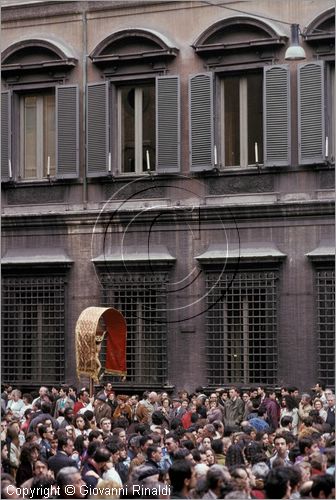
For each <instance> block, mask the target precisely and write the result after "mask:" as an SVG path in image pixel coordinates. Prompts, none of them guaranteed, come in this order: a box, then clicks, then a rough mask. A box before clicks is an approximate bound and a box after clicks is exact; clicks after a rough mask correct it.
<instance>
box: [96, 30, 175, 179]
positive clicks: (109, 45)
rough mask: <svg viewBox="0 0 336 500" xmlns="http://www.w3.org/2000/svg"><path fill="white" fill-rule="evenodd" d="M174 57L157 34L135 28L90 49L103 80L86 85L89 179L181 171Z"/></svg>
mask: <svg viewBox="0 0 336 500" xmlns="http://www.w3.org/2000/svg"><path fill="white" fill-rule="evenodd" d="M177 53H178V50H177V48H176V47H175V46H174V45H173V44H172V42H170V41H169V40H168V39H167V38H166V37H164V36H162V35H161V34H160V33H157V32H155V31H153V30H141V29H135V28H134V29H127V30H122V31H119V32H117V33H114V34H112V35H110V36H109V37H107V38H106V39H105V40H103V41H102V42H101V43H99V44H98V46H97V47H96V48H95V49H94V50H93V51H92V53H91V54H90V58H91V59H92V62H93V63H94V64H95V65H96V66H97V67H98V68H99V70H100V71H101V73H102V75H103V77H104V78H105V81H104V83H90V84H89V85H88V93H87V95H88V101H87V117H88V122H87V131H88V132H87V134H88V137H87V144H88V155H87V174H88V176H89V177H97V176H105V175H141V174H143V173H144V172H153V171H156V172H166V173H172V172H177V171H179V170H180V90H179V88H180V85H179V77H178V76H171V75H170V74H169V63H170V61H171V60H173V59H174V58H175V56H176V55H177Z"/></svg>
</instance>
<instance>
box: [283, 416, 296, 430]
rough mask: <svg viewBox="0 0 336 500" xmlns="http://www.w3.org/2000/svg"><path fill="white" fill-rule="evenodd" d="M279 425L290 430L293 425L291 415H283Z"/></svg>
mask: <svg viewBox="0 0 336 500" xmlns="http://www.w3.org/2000/svg"><path fill="white" fill-rule="evenodd" d="M280 425H281V427H284V428H286V429H289V430H291V429H292V426H293V417H291V416H290V415H285V416H284V417H282V419H281V420H280Z"/></svg>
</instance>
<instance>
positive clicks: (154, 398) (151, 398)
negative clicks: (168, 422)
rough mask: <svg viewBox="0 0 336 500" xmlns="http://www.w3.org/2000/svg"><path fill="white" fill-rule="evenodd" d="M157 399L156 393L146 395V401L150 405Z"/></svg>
mask: <svg viewBox="0 0 336 500" xmlns="http://www.w3.org/2000/svg"><path fill="white" fill-rule="evenodd" d="M157 399H158V395H157V393H156V392H150V393H149V395H148V401H149V402H150V403H152V404H154V403H156V401H157Z"/></svg>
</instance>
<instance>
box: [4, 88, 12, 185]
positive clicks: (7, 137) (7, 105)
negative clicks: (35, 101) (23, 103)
mask: <svg viewBox="0 0 336 500" xmlns="http://www.w3.org/2000/svg"><path fill="white" fill-rule="evenodd" d="M10 161H11V93H10V91H7V92H1V181H2V182H6V181H8V180H9V178H10V172H9V162H10ZM12 168H13V167H12ZM11 173H12V175H13V171H12V172H11Z"/></svg>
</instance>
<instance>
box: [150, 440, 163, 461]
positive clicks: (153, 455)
mask: <svg viewBox="0 0 336 500" xmlns="http://www.w3.org/2000/svg"><path fill="white" fill-rule="evenodd" d="M147 458H148V460H152V461H153V462H156V463H157V464H158V463H160V461H161V459H162V449H161V446H157V445H155V444H153V445H151V446H148V448H147Z"/></svg>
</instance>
